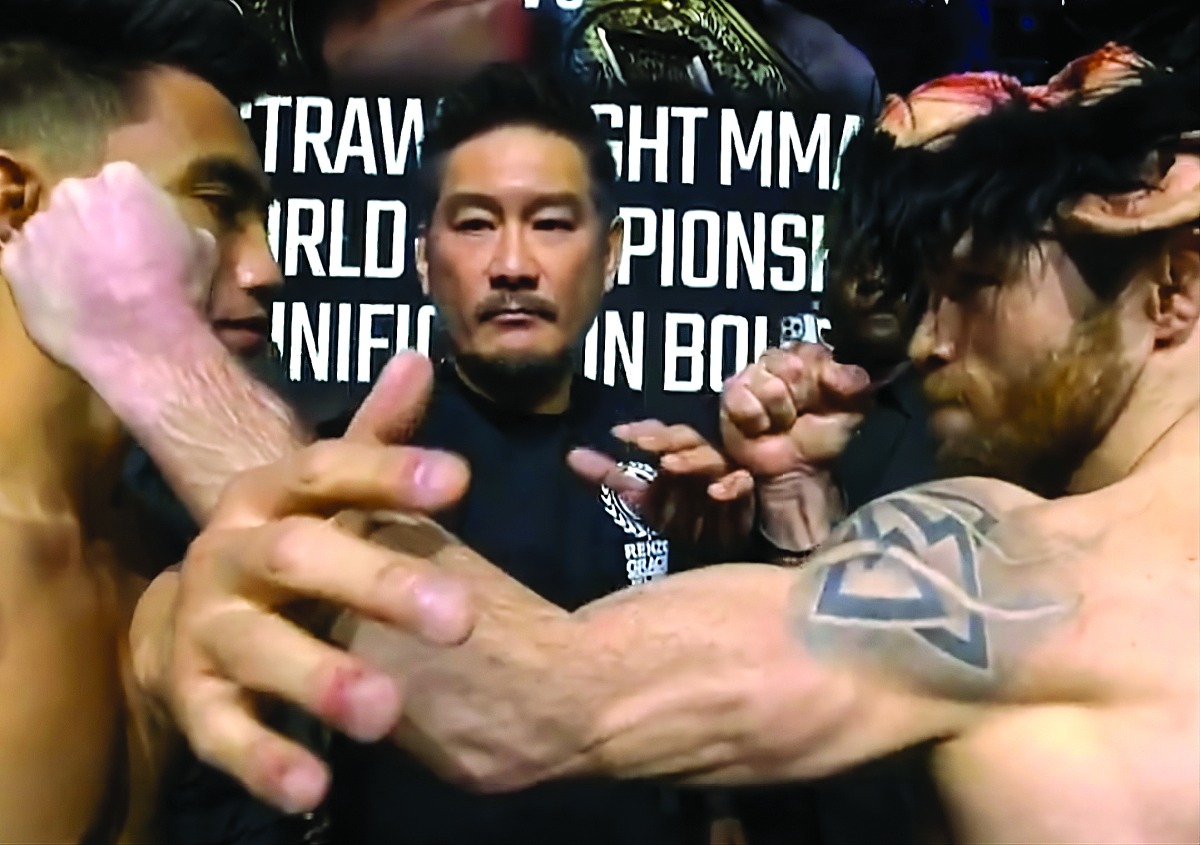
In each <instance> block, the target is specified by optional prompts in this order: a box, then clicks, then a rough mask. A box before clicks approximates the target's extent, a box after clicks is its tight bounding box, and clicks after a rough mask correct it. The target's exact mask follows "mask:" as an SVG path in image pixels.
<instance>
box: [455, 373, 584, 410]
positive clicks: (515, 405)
mask: <svg viewBox="0 0 1200 845" xmlns="http://www.w3.org/2000/svg"><path fill="white" fill-rule="evenodd" d="M454 370H455V372H457V373H458V377H459V378H460V379H462V383H463V384H465V385H466V386H467V389H468V390H470V391H472V392H473V393H477V394H478V395H480V396H482V397H483V398H484V399H487V400H488V401H489V402H492V403H494V404H496V405H499V406H501V407H503V408H508V409H510V410H514V411H520V412H522V413H526V414H561V413H563V412H564V411H566V410H567V407H568V406H569V405H570V404H571V382H572V380H573V374H572V373H571V371H570V370H568V371H567V372H566V373H564V374H563V376H562V378H561V379H559V381H558V382H557V384H553V385H549V386H548V389H544V390H543V389H539V390H537V391H530V392H529V394H528V395H524V394H521V393H520V391H509V390H503V391H501V390H496V389H492V390H489V389H487V388H485V387H483V386H481V385H480V384H479V383H478V381H476V380H473V379H472V378H471V377H470V376H469V375H468V374H467V373H466V372H464V371H463V368H462V367H461V366H460V365H459V363H458V362H457V361H455V363H454ZM501 393H503V394H505V395H503V396H501V395H494V394H501Z"/></svg>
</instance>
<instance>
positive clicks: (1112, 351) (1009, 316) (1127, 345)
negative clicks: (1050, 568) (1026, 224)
mask: <svg viewBox="0 0 1200 845" xmlns="http://www.w3.org/2000/svg"><path fill="white" fill-rule="evenodd" d="M933 288H934V289H935V290H936V291H937V292H936V293H935V294H933V295H932V297H931V302H930V306H929V309H928V310H927V312H926V314H925V316H924V319H923V320H922V322H921V325H920V327H919V328H918V329H917V333H916V335H915V336H914V338H913V341H912V344H911V346H910V355H911V356H912V358H913V359H914V361H915V362H916V363H917V364H918V366H919V367H920V368H921V369H922V370H923V371H924V373H925V376H926V379H925V392H926V395H927V397H928V398H929V400H930V402H931V405H932V411H933V414H932V426H933V431H934V435H935V437H936V438H937V439H938V441H939V443H940V448H939V452H938V459H939V463H940V464H941V468H942V469H943V471H945V472H946V473H948V474H951V475H987V476H991V477H997V478H1002V479H1005V480H1008V481H1012V482H1014V483H1017V484H1021V485H1022V486H1025V487H1028V488H1030V489H1032V490H1035V491H1037V492H1040V493H1042V494H1044V495H1055V494H1059V493H1061V492H1063V490H1062V487H1063V485H1065V484H1066V482H1067V481H1068V480H1069V478H1070V475H1071V474H1072V473H1073V471H1074V470H1075V469H1077V468H1078V465H1079V463H1080V461H1082V460H1083V458H1084V457H1086V455H1087V454H1088V453H1089V452H1090V451H1091V450H1092V449H1094V448H1095V447H1096V446H1097V445H1098V443H1099V441H1100V439H1101V438H1102V437H1103V436H1104V434H1105V432H1106V431H1107V430H1108V428H1109V427H1110V426H1111V425H1112V422H1113V420H1114V419H1115V418H1116V417H1117V415H1118V414H1119V413H1120V412H1121V410H1122V408H1123V407H1124V404H1125V402H1126V400H1127V397H1128V395H1129V391H1130V389H1131V387H1132V384H1133V380H1134V378H1135V376H1136V374H1137V372H1138V371H1139V369H1140V367H1141V364H1142V363H1143V362H1144V358H1145V355H1146V354H1148V352H1149V343H1148V342H1147V341H1146V335H1145V332H1142V331H1139V324H1138V322H1137V318H1136V309H1135V308H1134V307H1133V306H1132V304H1131V303H1132V301H1133V297H1132V296H1131V295H1130V296H1126V295H1122V297H1121V298H1119V299H1118V300H1117V302H1116V303H1113V304H1106V303H1101V302H1100V301H1099V300H1097V298H1096V297H1095V296H1094V295H1093V294H1092V293H1091V291H1090V290H1089V289H1088V288H1087V286H1086V284H1085V282H1084V281H1083V279H1082V278H1081V277H1080V274H1079V271H1078V269H1077V268H1076V267H1075V265H1074V263H1073V262H1072V261H1071V260H1070V259H1069V258H1068V257H1067V255H1066V253H1065V252H1064V251H1063V249H1062V248H1061V246H1059V245H1058V244H1057V243H1047V244H1044V245H1043V246H1042V247H1041V249H1040V250H1031V251H1030V253H1029V255H1028V256H1027V260H1026V261H1025V262H1024V263H1020V264H1018V265H1016V266H1015V267H1009V268H996V267H990V266H980V265H978V264H975V263H972V262H971V261H969V260H966V259H964V260H958V261H955V262H954V263H953V264H952V265H951V267H950V268H949V270H948V271H947V272H946V274H945V276H943V277H941V278H938V279H936V280H935V284H934V285H933ZM1131 290H1132V288H1131ZM1139 359H1140V360H1139Z"/></svg>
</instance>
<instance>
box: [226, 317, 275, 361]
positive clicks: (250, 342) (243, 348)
mask: <svg viewBox="0 0 1200 845" xmlns="http://www.w3.org/2000/svg"><path fill="white" fill-rule="evenodd" d="M213 329H214V330H215V331H216V333H217V337H218V338H220V340H221V342H222V343H223V344H224V345H225V346H226V347H227V348H228V349H230V350H231V351H233V352H235V353H242V354H245V353H251V352H255V351H257V350H259V349H261V348H262V347H263V346H264V345H265V344H266V342H267V338H268V337H269V336H270V333H271V321H270V320H268V319H267V318H266V317H246V318H242V319H228V320H214V321H213Z"/></svg>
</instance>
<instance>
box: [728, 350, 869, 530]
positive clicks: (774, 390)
mask: <svg viewBox="0 0 1200 845" xmlns="http://www.w3.org/2000/svg"><path fill="white" fill-rule="evenodd" d="M870 388H871V383H870V377H869V376H868V375H867V372H866V370H863V369H862V368H860V367H855V366H850V365H846V364H839V363H838V362H836V361H835V360H834V359H833V355H832V353H831V352H830V351H829V350H828V349H827V348H826V347H824V346H821V345H819V344H811V343H808V344H798V345H795V346H791V347H788V348H787V349H768V350H767V351H766V352H765V353H764V354H763V356H762V357H761V358H759V360H758V361H757V362H755V363H754V364H752V365H750V366H749V367H747V368H746V369H745V370H743V371H742V372H741V373H739V374H738V375H736V376H734V377H733V378H731V379H729V380H728V381H727V382H726V383H725V390H724V392H723V393H722V396H721V436H722V439H723V441H724V447H725V452H726V454H728V455H729V456H730V458H731V459H732V460H733V461H734V462H735V463H736V464H738V465H739V466H742V467H744V468H746V469H747V470H749V471H750V473H751V474H752V475H753V476H754V479H755V487H756V489H757V490H758V499H759V509H758V511H759V527H760V529H761V531H762V533H763V534H764V535H766V536H767V538H768V539H770V540H771V542H772V543H773V544H774V545H776V546H777V547H779V548H782V549H786V550H789V551H794V552H804V551H807V550H809V549H811V548H813V547H814V546H816V545H817V544H818V543H820V542H821V541H822V540H824V538H825V536H826V535H827V534H828V532H829V528H830V527H831V525H832V524H833V523H835V522H836V521H837V520H839V519H840V518H841V517H842V516H843V515H844V514H843V513H842V501H841V495H840V493H839V492H838V490H837V488H836V487H835V485H834V482H833V479H832V475H831V473H830V468H831V466H832V464H833V462H834V460H835V459H836V458H837V457H838V455H840V454H841V453H842V450H843V449H845V448H846V444H847V443H848V442H849V441H850V438H851V437H852V436H853V434H854V429H855V428H856V427H857V426H858V424H859V423H860V422H862V417H863V412H864V411H865V410H866V409H867V407H869V405H870V402H871V394H872V393H873V391H872V390H871V389H870Z"/></svg>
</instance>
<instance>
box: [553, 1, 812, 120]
mask: <svg viewBox="0 0 1200 845" xmlns="http://www.w3.org/2000/svg"><path fill="white" fill-rule="evenodd" d="M564 47H565V52H566V57H565V58H566V64H567V69H568V71H569V72H570V73H571V74H573V75H578V76H579V77H581V78H582V79H584V80H585V81H587V82H588V83H589V84H590V85H593V86H595V88H596V89H597V90H598V91H600V92H619V91H628V92H634V93H649V92H653V93H655V94H659V95H665V96H671V97H680V96H689V95H690V96H691V97H693V98H710V97H713V96H717V97H721V98H738V99H740V98H743V97H749V98H753V99H754V100H756V101H758V102H765V103H770V104H781V105H782V104H789V103H795V102H797V101H798V100H802V99H806V98H808V97H810V96H811V95H812V94H813V86H812V83H811V82H810V81H809V80H808V79H807V77H806V76H805V75H804V74H803V73H802V72H801V71H800V69H799V68H798V67H797V66H796V65H795V64H794V63H793V62H791V61H790V60H789V59H788V58H787V57H786V56H784V55H783V54H781V53H780V52H779V51H778V50H776V49H775V47H773V46H772V45H771V44H770V43H769V42H768V41H767V40H766V39H764V38H763V37H762V36H761V35H759V33H758V32H757V30H755V29H754V27H753V26H751V25H750V23H749V21H747V20H746V18H745V17H743V16H742V14H741V13H740V12H739V11H738V10H737V9H736V8H735V7H734V5H733V3H731V2H730V0H585V2H584V5H583V8H582V9H581V10H580V12H579V13H578V16H577V17H576V18H575V19H574V21H572V22H571V23H570V24H569V26H568V29H567V32H566V39H565V44H564Z"/></svg>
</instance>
